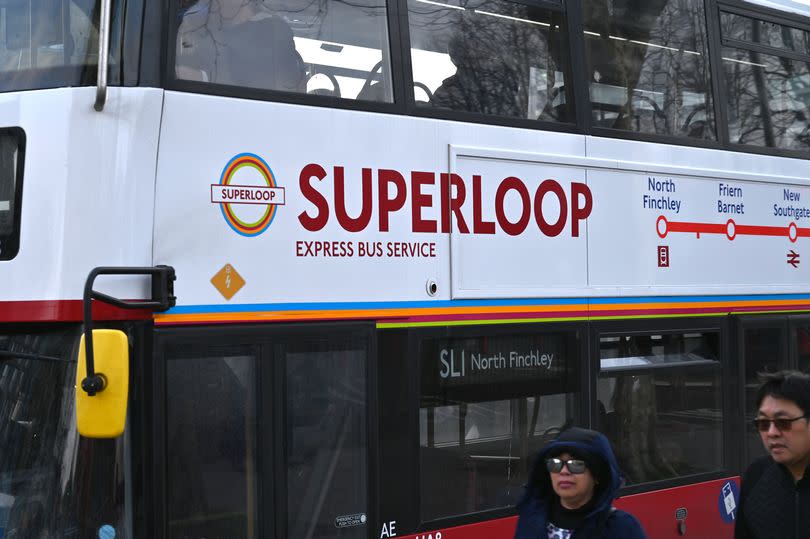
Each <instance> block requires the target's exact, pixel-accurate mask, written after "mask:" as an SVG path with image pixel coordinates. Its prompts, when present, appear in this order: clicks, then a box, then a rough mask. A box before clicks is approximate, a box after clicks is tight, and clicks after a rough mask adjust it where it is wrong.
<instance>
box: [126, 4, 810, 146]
mask: <svg viewBox="0 0 810 539" xmlns="http://www.w3.org/2000/svg"><path fill="white" fill-rule="evenodd" d="M144 1H145V2H147V4H145V5H146V8H145V9H146V11H145V15H144V19H143V20H144V21H145V25H144V31H143V36H147V35H155V34H154V33H153V32H154V26H155V25H157V21H156V20H155V19H156V17H155V16H154V14H153V12H155V11H158V10H160V3H159V2H157V0H144ZM510 1H515V2H517V3H524V4H531V5H538V6H541V7H547V8H550V9H558V10H560V12H561V13H562V14H563V16H564V18H565V21H566V24H567V27H568V47H567V53H568V55H569V62H568V64H569V65H568V66H567V68H566V72H565V76H566V77H568V78H569V80H571V81H572V82H571V84H572V85H573V91H572V92H571V94H570V96H569V97H570V98H571V106H572V111H571V118H572V121H571V122H570V123H566V122H547V121H540V120H528V119H519V118H509V117H502V116H487V115H482V114H474V113H467V112H461V111H452V110H438V109H437V110H433V109H430V108H428V107H417V106H416V103H415V100H414V96H413V92H412V91H408V90H409V88H410V86H409V85H412V84H413V74H412V69H411V60H410V34H409V29H408V24H409V23H408V19H407V12H408V10H407V0H390V1H388V2H387V4H386V5H387V30H388V46H389V54H390V59H391V83H392V86H393V102H391V103H383V102H372V101H359V100H356V99H341V98H336V97H331V96H319V95H309V94H297V93H288V92H280V91H275V90H261V89H255V88H244V87H237V86H228V85H219V84H213V83H203V82H195V81H187V80H182V79H178V78H177V77H176V76H175V73H174V69H175V66H174V62H175V53H176V48H175V43H176V39H177V30H178V28H177V25H175V24H172V23H171V22H170V21H172V20H173V14H174V13H176V12H177V6H178V2H179V0H171V1H170V2H169V3H168V5H167V6H164V7H163V12H164V19H165V20H166V22H165V23H164V28H165V29H164V30H163V31H162V32H161V34H162V35H163V36H165V40H164V44H163V54H162V55H161V56H162V58H163V59H164V61H163V62H162V69H161V68H160V67H158V66H155V62H154V61H153V60H152V59H154V58H155V56H156V53H155V48H156V46H155V45H154V44H147V43H146V42H144V43H143V44H142V49H141V51H142V57H141V63H140V66H141V67H140V72H139V73H140V77H141V85H144V84H148V83H151V82H154V83H156V84H157V83H159V81H158V80H157V79H160V78H162V81H163V86H164V87H165V88H166V90H169V91H178V92H188V93H199V94H205V95H213V96H219V97H229V98H236V99H240V98H241V99H251V100H260V101H267V102H274V103H288V104H294V105H310V106H316V107H325V108H333V109H341V110H353V111H366V112H377V113H383V114H393V115H397V116H404V117H413V118H426V119H436V120H440V121H458V122H465V123H468V124H479V125H491V126H501V127H514V128H522V129H529V130H532V131H546V132H550V133H572V134H580V135H592V136H598V137H606V138H611V139H619V140H628V141H636V142H650V143H657V144H667V145H675V146H685V147H693V148H704V149H712V150H726V151H733V152H740V153H748V154H759V155H768V156H776V157H791V158H800V159H809V158H810V151H807V150H792V149H783V148H769V147H766V146H754V145H745V144H735V143H731V142H730V141H729V128H728V115H727V109H728V102H727V99H726V96H725V93H724V92H723V91H722V83H721V79H722V67H721V65H720V57H721V48H722V36H721V35H720V13H721V11H728V12H734V13H737V14H740V15H744V16H747V17H751V18H755V19H759V20H765V21H768V22H773V23H776V24H784V25H788V26H793V27H796V28H801V29H810V17H805V16H802V15H798V14H788V13H787V12H781V11H779V10H776V9H772V8H768V7H764V6H759V5H756V4H751V3H746V2H743V1H742V0H704V10H705V16H706V40H707V44H708V51H709V74H710V77H711V81H710V88H711V92H712V102H713V110H714V114H715V124H716V132H717V137H716V139H714V140H712V139H692V138H689V137H679V136H674V135H660V134H651V133H640V132H634V131H625V130H620V129H613V128H606V127H595V126H594V125H593V121H592V118H591V103H590V99H589V89H588V78H587V74H586V72H585V71H586V66H585V65H584V63H583V62H581V61H573V58H583V57H584V50H585V39H584V35H583V33H582V29H583V15H582V12H581V9H582V6H581V4H580V2H581V0H565V1H563V0H559V1H555V0H510ZM157 41H160V40H159V39H156V40H154V42H157ZM125 50H128V49H126V48H125ZM158 63H159V62H158ZM125 80H126V79H125Z"/></svg>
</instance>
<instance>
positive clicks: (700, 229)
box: [655, 215, 810, 243]
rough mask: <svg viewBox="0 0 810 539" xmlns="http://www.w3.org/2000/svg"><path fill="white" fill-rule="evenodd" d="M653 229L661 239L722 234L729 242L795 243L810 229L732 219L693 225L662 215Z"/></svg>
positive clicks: (807, 234) (693, 223) (793, 225)
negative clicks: (755, 239) (672, 234)
mask: <svg viewBox="0 0 810 539" xmlns="http://www.w3.org/2000/svg"><path fill="white" fill-rule="evenodd" d="M655 229H656V232H657V233H658V237H660V238H662V239H663V238H666V237H667V234H669V233H670V232H687V233H690V234H695V235H697V237H698V238H700V235H701V234H722V235H724V236H726V237H727V238H728V239H729V240H731V241H733V240H734V238H736V237H737V236H770V237H784V238H787V239H789V240H790V241H791V243H795V242H796V240H797V239H799V238H808V237H810V228H800V227H799V226H798V225H796V223H794V222H791V223H790V224H789V225H787V226H765V225H738V224H737V223H735V222H734V220H733V219H729V220H728V221H726V222H725V223H695V222H689V221H668V220H667V218H666V217H664V216H663V215H660V216H659V217H658V219H657V220H656V221H655Z"/></svg>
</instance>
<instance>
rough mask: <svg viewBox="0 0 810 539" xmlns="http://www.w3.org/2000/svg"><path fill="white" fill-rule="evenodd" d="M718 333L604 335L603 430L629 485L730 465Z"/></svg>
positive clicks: (600, 396)
mask: <svg viewBox="0 0 810 539" xmlns="http://www.w3.org/2000/svg"><path fill="white" fill-rule="evenodd" d="M718 342H719V339H718V334H717V333H678V334H665V335H622V336H613V337H602V338H600V341H599V346H600V373H599V379H598V382H597V399H598V402H597V425H596V426H597V428H599V429H600V430H602V431H603V432H605V433H606V434H607V436H608V438H609V439H610V441H611V443H612V444H613V448H614V450H615V452H616V457H617V458H618V460H619V466H620V468H621V470H622V473H623V474H624V475H625V479H626V482H627V484H634V483H646V482H650V481H657V480H663V479H671V478H675V477H679V476H686V475H694V474H699V473H705V472H713V471H716V470H719V469H721V468H722V466H723V413H722V391H721V368H720V362H719V360H718V358H719V345H718Z"/></svg>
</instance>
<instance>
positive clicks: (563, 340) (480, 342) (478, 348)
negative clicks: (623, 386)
mask: <svg viewBox="0 0 810 539" xmlns="http://www.w3.org/2000/svg"><path fill="white" fill-rule="evenodd" d="M567 340H568V338H567V335H566V334H560V333H553V334H542V335H515V336H497V337H495V336H490V337H478V338H473V339H465V338H449V339H447V338H442V339H426V340H425V341H423V343H422V346H421V357H422V365H421V371H422V395H423V396H426V397H431V396H434V397H437V398H440V399H441V398H445V397H447V398H450V397H451V395H449V393H454V392H457V391H466V390H472V391H473V392H474V393H475V394H477V395H480V396H481V397H482V399H481V400H488V399H490V398H491V399H492V400H496V396H494V395H493V394H494V393H497V392H498V391H500V390H501V389H504V388H507V387H509V388H510V389H509V391H514V390H515V387H516V385H518V386H520V385H524V386H525V387H526V390H527V392H528V394H534V395H539V394H541V393H557V392H565V389H564V388H565V387H566V386H568V385H569V382H571V381H572V380H573V379H574V378H575V377H574V376H573V372H574V371H575V368H572V366H571V365H569V364H568V363H569V362H568V361H567V353H566V350H567V348H568V344H567ZM473 388H476V389H473ZM448 392H449V393H448ZM485 394H487V395H485Z"/></svg>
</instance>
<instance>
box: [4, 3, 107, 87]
mask: <svg viewBox="0 0 810 539" xmlns="http://www.w3.org/2000/svg"><path fill="white" fill-rule="evenodd" d="M112 3H113V6H112V25H111V32H110V34H111V35H110V65H111V66H112V69H110V73H109V77H108V81H109V83H110V84H117V83H118V82H119V79H120V76H119V69H116V66H117V65H120V57H121V52H120V51H121V45H120V43H121V28H122V26H123V25H122V20H123V18H122V16H121V11H122V7H123V2H120V1H116V0H113V2H112ZM99 4H100V0H50V1H48V2H33V1H28V2H25V1H14V2H3V3H2V4H0V91H14V90H26V89H33V88H56V87H60V86H79V85H88V84H95V83H96V72H95V69H92V70H91V69H88V67H95V66H96V65H98V21H99V12H100V6H99Z"/></svg>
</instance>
